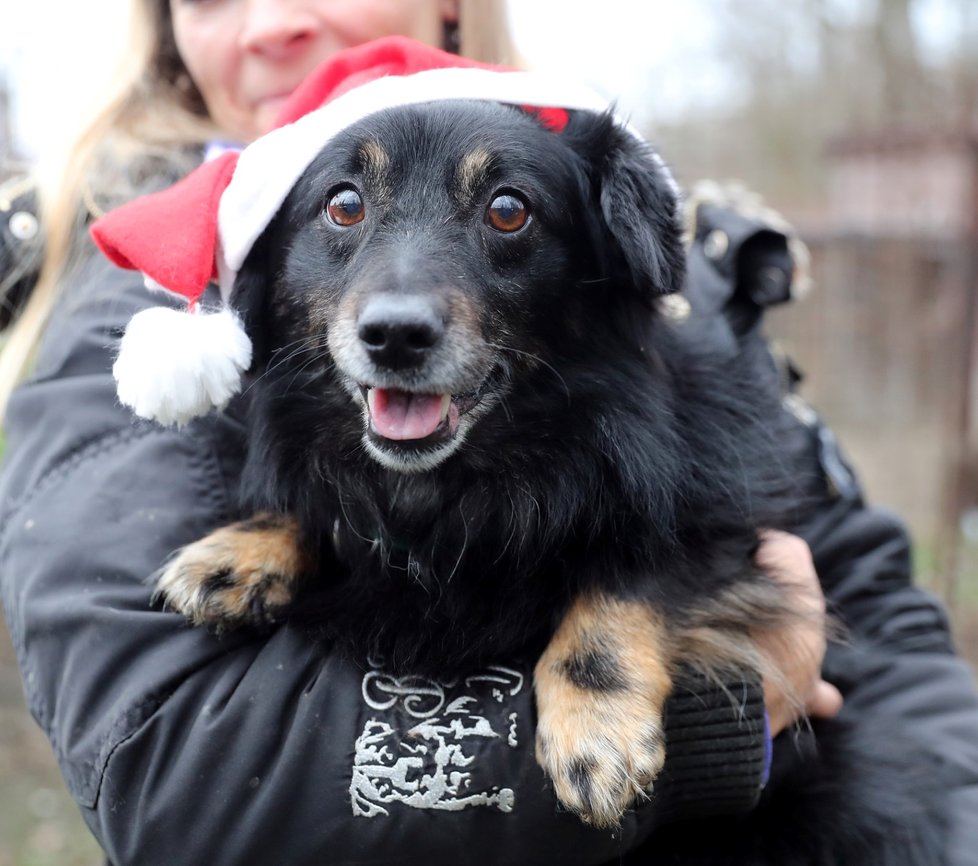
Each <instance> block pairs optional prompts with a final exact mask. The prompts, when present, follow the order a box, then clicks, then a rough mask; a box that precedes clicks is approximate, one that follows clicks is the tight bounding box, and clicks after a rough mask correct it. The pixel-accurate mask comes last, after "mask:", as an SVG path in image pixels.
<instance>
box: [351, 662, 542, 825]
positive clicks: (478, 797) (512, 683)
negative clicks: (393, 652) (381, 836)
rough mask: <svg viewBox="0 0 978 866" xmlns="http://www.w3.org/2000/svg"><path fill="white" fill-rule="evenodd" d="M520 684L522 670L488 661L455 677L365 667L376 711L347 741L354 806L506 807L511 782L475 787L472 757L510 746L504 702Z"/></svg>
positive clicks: (380, 811) (511, 727) (379, 811)
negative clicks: (458, 678)
mask: <svg viewBox="0 0 978 866" xmlns="http://www.w3.org/2000/svg"><path fill="white" fill-rule="evenodd" d="M522 689H523V676H522V674H520V673H519V672H518V671H514V670H511V669H509V668H503V667H495V666H493V667H490V668H487V669H486V670H485V671H482V672H480V673H479V674H476V675H474V676H470V677H467V678H466V679H465V680H464V682H461V683H460V682H458V681H454V680H453V681H439V680H434V679H428V678H426V677H417V676H410V677H394V676H390V675H389V674H386V673H384V672H383V671H382V670H380V669H379V668H378V667H377V666H375V667H374V669H373V670H371V671H368V672H367V674H366V675H365V676H364V678H363V683H362V690H363V699H364V702H365V703H366V705H367V706H368V707H370V708H371V709H372V710H376V711H378V714H377V715H372V716H371V717H370V718H369V719H368V720H367V722H366V724H365V725H364V728H363V732H362V733H361V734H360V736H359V737H357V740H356V743H355V745H354V761H353V772H352V777H351V779H350V802H351V805H352V807H353V814H354V815H358V816H362V817H366V818H375V817H377V816H380V815H389V814H390V806H391V804H397V803H399V804H401V805H403V806H408V807H411V808H414V809H437V810H441V811H450V812H456V811H460V810H462V809H466V808H468V807H470V806H489V807H493V808H496V809H499V811H501V812H511V811H512V810H513V807H514V805H515V794H514V792H513V790H512V789H511V788H499V787H492V788H490V789H489V790H479V787H480V786H479V785H478V784H477V782H476V780H475V778H474V771H475V770H477V763H476V761H477V757H481V758H482V759H483V760H485V755H486V746H488V745H490V744H492V746H494V747H501V748H515V747H516V746H517V744H518V740H517V730H518V715H517V713H515V712H512V711H509V712H507V710H509V709H510V708H509V707H507V706H505V704H506V702H507V698H511V697H513V696H515V695H517V694H519V693H520V691H521V690H522ZM494 703H495V704H496V705H497V706H493V704H494ZM380 713H383V715H380ZM493 720H495V725H496V727H494V722H493ZM405 728H406V730H405ZM497 728H499V729H498V730H497ZM473 789H474V790H473Z"/></svg>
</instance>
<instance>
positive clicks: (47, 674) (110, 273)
mask: <svg viewBox="0 0 978 866" xmlns="http://www.w3.org/2000/svg"><path fill="white" fill-rule="evenodd" d="M696 266H697V263H696V262H695V261H694V275H695V273H696V270H695V267H696ZM699 266H700V267H703V265H702V262H700V263H699ZM704 273H705V272H704ZM709 277H710V279H713V278H717V279H720V280H721V281H722V280H727V282H728V283H729V279H728V278H727V277H725V276H724V275H723V273H722V269H715V273H714V272H711V273H710V274H709ZM710 279H706V278H704V279H703V280H701V282H700V284H701V285H703V286H708V285H709V282H710ZM727 295H729V290H728V292H727ZM148 302H149V300H148V298H147V297H146V294H145V292H144V291H143V289H142V287H141V286H140V285H139V280H138V279H137V278H134V276H133V275H132V274H127V273H123V272H120V271H117V270H114V269H113V268H111V267H110V266H108V265H107V264H105V263H104V262H102V261H101V260H100V259H99V258H98V257H95V256H93V257H90V258H87V259H86V260H85V262H84V264H83V265H82V266H81V267H80V269H79V271H78V272H77V273H76V274H74V275H73V278H72V285H71V286H70V287H69V290H68V292H67V293H66V298H65V301H64V302H63V303H62V305H61V309H59V311H58V314H57V315H56V317H55V319H54V321H53V322H52V323H51V325H50V327H49V329H48V333H47V337H46V339H45V342H44V345H43V348H42V351H41V353H40V356H39V358H38V362H37V366H36V373H35V376H34V378H33V379H32V380H31V381H30V382H29V383H28V384H26V385H25V386H23V387H22V388H21V389H20V390H19V392H18V393H17V395H16V397H15V399H14V400H13V402H12V404H11V406H10V410H9V413H8V419H7V452H6V454H5V463H4V468H3V473H2V476H0V588H2V598H3V604H4V608H5V612H6V616H7V619H8V622H9V626H10V631H11V635H12V637H13V641H14V645H15V648H16V651H17V655H18V659H19V662H20V665H21V670H22V674H23V678H24V683H25V689H26V693H27V698H28V704H29V707H30V709H31V712H32V713H33V715H34V716H35V718H36V719H37V721H38V723H39V724H40V725H41V726H42V727H43V729H44V730H45V732H46V733H47V735H48V737H49V738H50V740H51V743H52V745H53V747H54V750H55V753H56V755H57V758H58V761H59V763H60V766H61V769H62V772H63V774H64V777H65V779H66V782H67V784H68V787H69V789H70V790H71V792H72V794H73V795H74V797H75V798H76V800H77V801H78V803H79V805H80V807H81V809H82V814H83V816H84V818H85V820H86V821H87V822H88V824H89V826H90V827H91V828H92V831H93V832H94V833H95V835H96V837H97V838H98V839H99V841H100V842H101V844H102V845H103V847H104V849H105V851H106V853H107V855H108V857H109V859H110V860H111V861H112V862H113V863H115V864H117V866H123V864H138V866H152V864H156V863H159V864H167V866H173V864H181V866H191V864H207V866H220V864H247V866H261V864H266V863H267V864H276V866H277V864H283V863H288V864H324V863H329V864H340V863H426V864H436V863H506V864H512V863H521V864H522V863H526V864H533V863H541V864H543V863H567V864H575V863H580V864H601V863H606V862H614V861H616V860H617V859H618V857H619V855H620V854H621V853H622V852H623V851H627V850H629V849H630V848H632V847H633V846H635V845H636V844H637V843H638V842H639V841H640V840H641V839H643V838H644V837H646V836H647V835H648V834H649V833H650V832H651V831H652V829H653V828H654V827H655V826H656V824H657V823H660V822H662V821H663V820H666V819H668V818H669V817H672V816H674V815H685V816H688V815H689V814H695V813H696V812H697V811H703V812H705V811H709V810H711V809H717V810H719V811H730V810H733V809H737V808H744V807H745V806H746V805H749V804H750V803H751V802H752V800H753V798H754V797H755V796H756V791H757V788H758V785H759V783H760V775H761V771H762V764H763V740H762V738H761V737H760V733H759V719H760V706H759V692H758V689H757V687H756V685H751V684H747V685H744V686H739V687H738V688H742V689H743V705H744V707H745V712H744V716H743V718H741V719H733V718H730V717H729V714H727V716H724V715H723V714H722V713H719V712H718V707H720V706H721V705H722V704H723V702H724V701H727V700H728V699H727V698H725V697H722V699H721V700H719V702H717V696H716V695H715V694H712V693H710V692H709V691H708V690H701V691H699V693H698V694H697V695H690V694H681V695H679V696H678V697H677V698H676V699H675V700H674V701H673V702H672V703H671V704H670V708H669V756H670V757H669V762H668V764H667V767H666V772H665V773H664V780H663V784H662V785H660V788H659V791H658V793H657V795H656V797H655V798H654V800H653V802H652V803H651V804H650V805H649V806H646V807H643V808H641V809H639V810H638V811H636V812H634V813H631V814H629V816H627V820H626V822H625V824H624V826H623V827H622V829H621V832H619V833H616V834H610V833H607V832H598V831H595V830H591V829H589V828H587V827H584V826H583V825H581V824H580V823H579V822H578V821H577V819H576V818H573V817H571V816H569V815H567V814H562V813H560V812H559V810H558V809H557V807H556V803H555V800H554V799H553V796H552V794H551V793H550V791H549V789H548V787H547V785H546V782H545V780H544V779H543V777H542V776H541V774H540V771H539V769H538V767H537V765H536V762H535V760H534V757H533V703H532V689H531V685H530V675H531V671H532V660H523V661H518V660H509V661H507V663H506V664H504V665H500V666H498V667H494V668H490V669H487V670H485V671H483V672H480V673H479V674H477V675H473V676H472V677H469V678H467V679H466V680H465V681H460V682H454V683H445V682H436V681H432V680H418V679H411V678H401V679H400V680H398V679H395V678H393V677H391V676H389V675H387V674H386V673H385V672H384V671H383V670H382V669H380V668H378V667H376V666H374V665H372V664H371V663H370V661H369V660H367V659H364V660H360V661H359V662H351V661H348V660H345V659H343V658H341V657H338V656H336V655H333V654H329V653H324V652H323V651H322V648H321V647H319V646H317V645H315V644H313V643H312V642H311V641H310V640H309V639H308V638H307V637H306V635H305V634H304V633H302V632H300V631H297V630H295V629H293V628H291V627H289V626H284V627H281V628H279V629H278V630H276V631H274V632H273V633H271V634H270V635H264V636H262V635H257V634H255V633H252V632H249V631H246V630H241V631H239V632H235V633H232V634H228V635H225V636H223V637H221V638H216V637H214V636H212V635H210V634H208V633H206V632H204V631H202V630H199V629H191V628H188V627H186V626H185V625H184V624H183V622H182V620H181V618H180V617H178V616H176V615H175V614H173V613H170V612H167V611H164V610H161V609H160V608H159V607H154V606H153V605H151V603H150V594H151V588H150V585H149V583H148V580H149V578H150V577H151V576H152V574H153V573H154V571H155V570H156V569H157V568H158V567H159V565H160V563H161V562H163V560H164V559H165V558H166V557H167V556H168V555H169V554H170V553H171V552H172V551H173V550H174V549H176V548H178V547H179V546H181V545H183V544H185V543H187V542H189V541H191V540H194V539H196V538H197V537H199V536H200V535H202V534H204V533H205V532H207V531H209V530H210V529H212V528H214V527H215V526H216V525H219V524H220V523H222V522H225V521H227V520H230V519H233V518H235V517H237V516H238V515H237V514H236V510H235V498H236V497H235V479H236V476H237V470H238V467H239V465H240V461H241V457H242V453H241V451H242V427H241V424H240V421H239V417H240V410H241V406H240V405H239V406H232V407H231V409H230V410H229V411H228V412H226V413H224V414H221V415H215V416H213V417H210V418H207V419H203V420H201V421H198V422H195V423H194V424H192V425H191V426H190V427H189V428H188V429H186V430H185V431H183V432H175V431H172V430H163V429H160V428H158V427H155V426H152V425H149V424H142V423H137V422H134V421H133V420H132V418H131V417H130V415H129V413H128V411H127V410H125V409H123V408H121V407H119V406H118V405H117V402H116V399H115V389H114V382H113V380H112V378H111V375H110V371H109V370H110V365H111V355H112V349H113V346H114V343H115V341H116V339H117V338H118V336H119V334H120V333H121V329H122V327H123V326H124V324H125V322H126V321H127V320H128V319H129V318H130V316H131V315H132V314H133V313H134V312H135V311H136V310H137V309H138V308H139V307H141V306H143V305H145V304H146V303H148ZM711 303H712V301H711V302H708V303H706V306H707V307H710V304H711ZM721 330H722V329H721ZM717 333H718V334H719V333H720V331H718V332H717ZM797 434H798V435H797V442H794V443H791V448H792V450H793V451H794V452H795V453H796V454H797V457H798V459H799V460H800V461H803V462H805V463H806V464H807V465H809V466H810V467H811V469H812V471H813V472H814V471H817V472H818V473H819V475H820V477H821V471H822V469H821V467H826V466H829V467H831V471H833V472H834V473H835V474H836V477H835V478H834V479H833V480H834V481H835V482H836V483H835V485H834V487H835V489H837V490H839V489H841V490H842V491H843V493H844V494H845V495H837V496H835V497H834V498H831V497H827V498H826V500H825V506H824V508H823V509H821V512H820V515H819V519H818V520H817V521H816V523H815V524H814V525H813V526H812V527H811V528H810V530H809V531H808V533H807V535H808V537H809V540H810V542H811V543H812V545H813V549H814V552H815V555H816V560H817V564H818V567H819V573H820V575H821V577H822V579H823V581H824V583H825V587H826V591H827V593H828V595H829V597H830V599H831V601H832V603H833V605H834V606H835V607H837V608H838V610H839V612H840V613H841V615H842V616H843V618H844V619H845V620H846V622H847V624H848V625H849V627H850V629H851V635H850V645H849V646H848V647H846V648H845V649H843V648H841V647H837V648H833V650H832V651H831V652H830V655H829V657H828V658H827V660H826V671H827V676H828V677H829V678H830V679H832V680H833V681H835V682H837V683H838V684H839V685H840V686H841V687H842V688H843V690H844V691H845V693H846V698H847V708H848V707H857V706H860V705H866V704H872V705H875V707H876V708H877V709H879V710H881V711H883V712H886V713H888V714H889V715H891V716H893V717H898V718H905V719H906V722H907V725H908V726H910V727H912V728H914V729H915V731H917V732H919V734H920V743H921V746H920V747H921V749H927V750H930V751H932V752H934V753H936V754H938V755H939V756H940V757H941V759H942V760H944V761H945V762H947V764H948V765H949V766H950V767H951V768H952V769H953V777H954V779H955V782H956V790H955V792H954V795H953V808H954V810H955V811H954V815H953V816H952V819H953V821H954V824H955V832H956V834H957V835H956V837H955V838H956V841H955V846H956V848H955V850H956V852H957V853H956V857H957V859H956V860H954V861H953V862H954V863H955V864H964V863H973V862H978V855H976V854H975V852H976V851H978V822H976V820H975V816H978V697H976V694H975V691H974V687H973V684H972V680H971V676H970V673H969V671H968V668H967V667H966V665H964V664H963V663H962V662H961V661H960V660H959V659H957V658H956V657H954V655H953V654H952V652H951V647H950V640H949V637H948V631H947V624H946V621H945V619H944V616H943V613H942V612H941V610H940V608H939V607H938V606H937V605H936V604H935V603H934V602H933V601H932V600H931V599H930V598H929V597H927V596H926V595H925V594H923V593H921V592H920V591H918V590H916V589H914V588H913V587H911V585H910V581H909V567H910V566H909V548H908V543H907V539H906V536H905V534H904V532H903V529H902V528H901V526H900V525H899V523H898V522H897V521H895V520H894V519H892V518H890V517H889V516H887V515H884V514H881V513H878V512H875V511H871V510H868V509H865V508H864V507H863V506H862V504H861V502H860V501H859V498H858V491H857V490H856V488H855V486H854V483H853V482H851V479H850V480H849V482H848V486H847V484H846V481H847V478H848V476H845V477H843V475H841V474H840V473H844V472H845V468H844V465H843V464H838V465H836V464H834V463H833V459H835V452H834V450H833V447H832V444H831V442H829V441H828V440H827V438H826V436H827V434H826V433H825V432H824V430H822V428H821V427H820V426H819V425H817V424H815V423H812V424H805V423H801V422H799V424H798V425H797ZM839 467H841V468H839ZM711 701H713V702H714V703H715V705H711V703H710V702H711ZM777 745H778V747H785V748H790V747H791V745H790V742H788V743H786V744H782V743H780V742H779V743H778V744H777ZM717 749H719V755H720V756H721V759H720V760H718V759H717V754H718V752H717V751H716V750H717ZM716 791H719V792H720V796H719V799H718V800H717V801H713V800H711V792H716ZM704 820H705V819H704Z"/></svg>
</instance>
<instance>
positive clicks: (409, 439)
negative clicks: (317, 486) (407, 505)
mask: <svg viewBox="0 0 978 866" xmlns="http://www.w3.org/2000/svg"><path fill="white" fill-rule="evenodd" d="M468 322H471V320H467V321H458V320H456V321H453V316H452V314H451V310H450V304H449V301H448V300H447V299H446V298H445V297H444V296H441V295H440V294H439V293H438V292H417V293H396V292H377V293H374V294H370V295H368V296H367V297H366V298H365V299H364V300H363V302H362V304H361V305H360V306H359V309H358V310H357V312H356V314H355V316H354V317H353V318H352V319H350V320H348V323H349V324H348V325H347V326H346V327H345V328H341V329H340V330H339V331H338V333H339V334H343V333H345V334H346V335H347V336H346V338H345V339H339V340H335V341H334V344H333V345H334V349H333V351H334V357H335V358H336V360H337V362H338V364H339V366H340V367H341V369H343V370H344V372H345V373H346V374H347V376H349V377H350V379H352V380H353V382H354V383H356V388H357V390H358V392H359V396H360V398H361V400H362V405H363V407H364V410H365V412H364V421H365V427H366V429H365V430H364V441H365V444H366V445H367V449H368V451H369V453H371V454H372V455H373V456H374V457H375V458H376V459H378V460H380V462H381V463H383V464H384V465H386V466H389V467H390V468H395V469H398V470H401V471H422V470H424V469H427V468H431V467H432V466H434V465H437V463H439V462H441V460H442V459H444V458H445V457H447V456H448V455H449V454H450V453H452V452H453V451H454V450H455V448H457V447H458V445H459V444H460V443H461V440H462V439H463V438H464V436H465V433H466V431H467V429H468V428H469V427H470V426H471V424H472V423H473V419H474V417H475V416H476V415H478V414H479V413H472V410H473V409H475V408H476V407H477V406H485V405H486V404H485V403H484V399H485V398H487V397H488V396H489V395H490V394H491V393H492V392H493V390H494V386H493V384H492V383H493V382H494V381H495V380H496V378H497V377H493V376H491V375H490V374H489V371H490V370H492V369H493V363H492V360H491V355H490V353H488V351H487V347H486V344H485V341H484V340H483V339H482V338H481V336H480V335H479V334H478V333H477V332H474V331H473V329H472V326H471V324H468ZM470 413H472V414H471V415H470Z"/></svg>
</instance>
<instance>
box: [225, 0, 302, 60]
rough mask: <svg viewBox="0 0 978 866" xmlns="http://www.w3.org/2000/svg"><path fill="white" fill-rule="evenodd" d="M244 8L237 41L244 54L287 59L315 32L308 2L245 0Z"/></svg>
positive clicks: (299, 0)
mask: <svg viewBox="0 0 978 866" xmlns="http://www.w3.org/2000/svg"><path fill="white" fill-rule="evenodd" d="M244 5H245V17H244V21H243V23H242V27H241V32H240V35H239V37H238V39H239V43H240V45H241V48H242V49H243V50H245V51H250V52H253V53H256V54H262V55H265V56H269V57H272V58H275V57H287V56H289V55H290V54H291V53H292V52H293V51H295V50H296V49H297V48H300V47H301V46H302V44H303V43H305V42H306V41H308V39H309V37H311V36H312V35H314V34H315V32H316V27H317V20H316V16H315V15H314V14H313V11H312V8H311V7H312V5H313V4H311V3H310V2H309V0H245V3H244Z"/></svg>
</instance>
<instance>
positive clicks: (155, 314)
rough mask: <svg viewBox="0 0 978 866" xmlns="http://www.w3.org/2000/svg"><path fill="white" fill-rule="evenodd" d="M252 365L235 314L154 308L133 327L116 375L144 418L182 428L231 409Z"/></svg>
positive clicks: (123, 395)
mask: <svg viewBox="0 0 978 866" xmlns="http://www.w3.org/2000/svg"><path fill="white" fill-rule="evenodd" d="M250 365H251V341H250V340H249V339H248V335H247V334H246V333H245V332H244V329H243V328H242V326H241V322H240V321H239V320H238V317H237V316H236V315H235V314H234V312H233V311H232V310H230V309H228V308H225V309H222V310H221V311H220V312H217V313H189V312H186V311H180V310H173V309H170V308H168V307H151V308H150V309H147V310H142V311H141V312H139V313H137V314H136V315H135V316H133V317H132V319H131V320H130V321H129V325H128V327H127V328H126V333H125V335H124V336H123V338H122V344H121V346H120V349H119V356H118V358H117V359H116V362H115V365H114V366H113V367H112V375H113V376H115V379H116V382H117V383H118V394H119V400H120V401H121V402H122V403H124V404H125V405H126V406H129V407H130V408H131V409H132V410H133V411H134V412H135V413H136V414H137V415H138V416H139V417H140V418H148V419H151V420H155V421H158V422H159V423H160V424H165V425H169V424H176V425H177V426H181V425H183V424H186V423H187V422H188V421H190V420H191V419H193V418H196V417H198V416H200V415H205V414H206V413H207V412H208V411H210V410H211V409H212V408H218V409H221V408H223V407H224V406H226V405H227V402H228V400H230V399H231V398H232V397H233V396H234V395H235V394H237V393H238V392H239V391H240V390H241V375H242V373H243V372H244V371H245V370H247V369H248V367H249V366H250Z"/></svg>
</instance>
